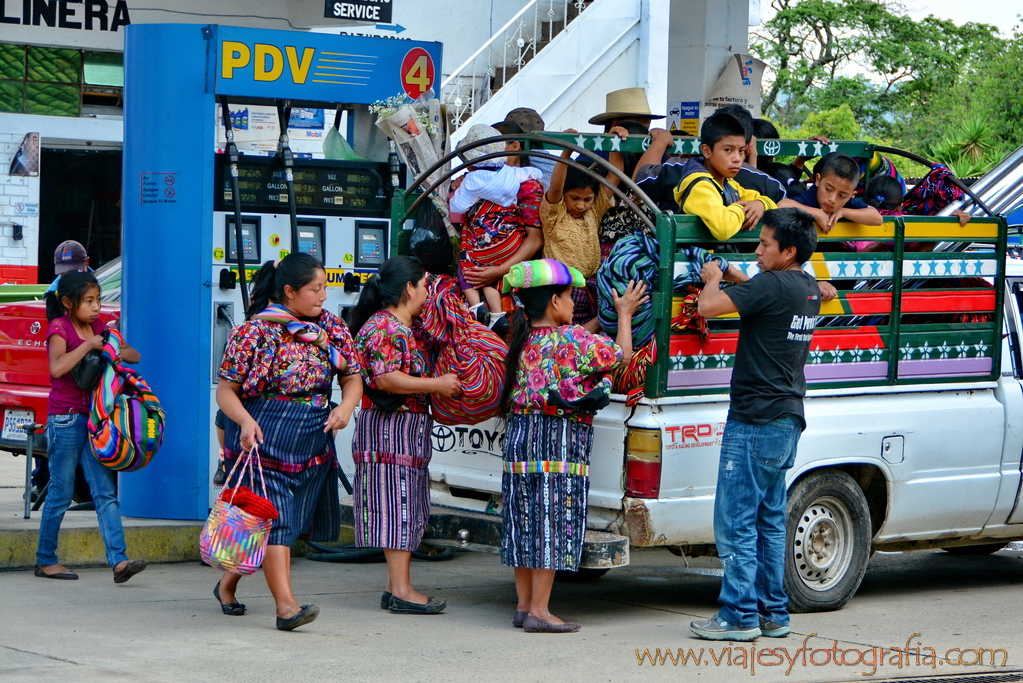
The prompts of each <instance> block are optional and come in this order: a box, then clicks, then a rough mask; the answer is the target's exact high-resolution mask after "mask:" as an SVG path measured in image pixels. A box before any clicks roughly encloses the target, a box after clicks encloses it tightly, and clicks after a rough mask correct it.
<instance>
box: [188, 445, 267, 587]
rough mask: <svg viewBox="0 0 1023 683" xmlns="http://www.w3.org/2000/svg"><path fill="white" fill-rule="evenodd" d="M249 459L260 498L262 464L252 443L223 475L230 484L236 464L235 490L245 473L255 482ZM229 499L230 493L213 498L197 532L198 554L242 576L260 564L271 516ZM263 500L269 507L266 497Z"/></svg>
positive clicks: (229, 484) (218, 567) (264, 492)
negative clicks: (265, 515)
mask: <svg viewBox="0 0 1023 683" xmlns="http://www.w3.org/2000/svg"><path fill="white" fill-rule="evenodd" d="M253 461H254V462H255V463H256V469H255V471H256V472H259V483H260V485H261V486H262V489H263V498H268V496H267V494H266V480H265V479H264V476H263V466H262V465H261V464H260V462H259V453H258V451H257V449H256V448H255V447H253V449H252V450H251V451H245V452H244V453H242V454H241V456H240V457H239V458H238V459H237V460H235V461H234V466H233V467H232V468H231V472H230V473H229V474H228V475H227V486H231V481H232V480H233V479H234V474H235V471H236V470H237V469H238V465H239V464H241V465H242V469H241V471H240V472H239V473H238V479H237V481H236V482H235V491H237V489H238V487H239V486H240V485H241V483H242V482H243V481H245V476H246V474H248V476H249V477H250V481H251V482H252V483H253V486H255V482H254V481H253V480H254V479H255V474H254V471H253V469H252V463H253ZM233 500H234V495H233V494H232V496H231V500H230V501H225V500H220V499H217V502H215V503H214V504H213V509H212V510H210V516H209V517H207V518H206V524H204V525H203V528H202V532H201V533H200V534H199V557H201V558H202V561H203V562H205V563H206V564H208V565H210V566H211V567H216V568H217V569H219V570H221V571H225V572H231V573H232V574H241V575H243V576H244V575H246V574H251V573H253V572H254V571H256V570H257V569H259V567H260V566H261V565H262V564H263V558H264V557H265V556H266V545H267V541H268V540H269V539H270V529H271V527H273V520H271V519H266V518H263V517H257V516H256V515H253V514H250V513H248V512H246V511H245V510H242V509H241V508H240V507H238V506H236V505H234V504H232V501H233ZM266 502H267V504H268V505H270V507H273V504H272V503H270V501H269V499H268V500H267V501H266Z"/></svg>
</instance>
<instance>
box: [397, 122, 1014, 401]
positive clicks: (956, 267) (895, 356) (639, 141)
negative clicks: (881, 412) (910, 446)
mask: <svg viewBox="0 0 1023 683" xmlns="http://www.w3.org/2000/svg"><path fill="white" fill-rule="evenodd" d="M494 140H495V139H489V140H481V141H478V142H477V143H475V144H474V145H471V146H470V147H478V146H482V145H484V144H488V143H490V142H493V141H494ZM496 140H507V141H512V140H515V141H520V142H522V143H523V150H522V151H519V152H515V151H512V152H498V153H494V154H489V155H486V156H484V157H481V158H480V159H479V160H483V159H488V158H495V157H499V156H504V155H519V156H524V155H527V154H529V152H530V151H533V150H536V149H538V148H545V149H552V150H563V149H570V150H572V151H573V152H575V153H576V154H577V155H578V156H579V157H580V159H579V160H578V161H576V160H564V159H561V158H560V156H555V157H554V158H555V159H557V161H559V162H560V163H565V164H567V165H569V166H571V167H573V168H584V167H586V166H590V167H591V168H592V167H599V168H600V169H602V170H603V171H606V172H607V173H608V174H610V175H614V176H617V177H618V179H619V184H618V186H617V187H614V186H612V185H610V184H609V183H608V182H607V180H606V178H603V177H600V178H599V179H600V181H601V182H602V183H603V184H604V185H606V186H609V187H611V190H612V192H613V194H614V195H615V196H616V197H617V198H618V199H619V200H620V201H622V202H623V203H624V204H625V205H627V206H629V207H630V208H631V209H632V210H633V212H634V213H635V214H636V216H637V222H639V223H642V224H644V225H647V226H650V225H651V223H653V224H654V225H653V226H652V227H653V228H654V231H655V234H656V235H657V238H658V243H659V265H658V270H657V278H656V282H654V283H653V288H652V291H651V299H652V303H653V307H654V316H655V326H656V333H655V336H654V340H655V343H656V346H657V349H658V352H657V361H656V362H655V363H654V364H652V365H651V366H650V367H649V368H648V371H647V376H646V386H645V395H646V396H647V397H648V398H662V397H667V396H686V395H692V394H699V393H714V392H720V393H724V392H727V390H728V383H729V381H730V379H731V372H732V364H733V362H734V356H735V344H736V341H737V338H738V334H737V328H736V323H735V321H729V320H727V319H722V320H717V319H716V320H712V321H710V333H709V335H708V337H707V339H706V341H703V340H702V338H701V336H700V335H699V334H698V333H696V332H674V331H672V329H671V320H672V318H673V317H674V316H675V315H677V314H678V313H679V309H680V306H681V300H680V298H678V297H677V296H676V293H675V291H674V278H675V276H676V275H678V274H680V273H682V272H684V269H686V268H688V267H689V263H688V260H687V258H686V256H685V255H682V254H680V252H679V249H680V248H682V247H685V246H687V245H692V244H701V245H706V244H707V243H712V242H714V241H715V240H714V238H713V237H712V236H711V234H710V232H709V231H708V230H707V229H706V227H705V226H704V225H703V224H702V222H701V221H700V220H699V219H698V218H696V217H694V216H676V215H674V214H672V213H670V212H664V211H660V210H658V209H657V208H656V206H655V204H654V202H653V201H652V200H651V199H650V198H649V197H648V196H647V195H646V194H645V193H644V192H643V191H642V190H641V189H640V188H639V187H638V186H637V185H636V184H635V183H634V182H633V181H632V180H631V179H630V178H627V177H625V176H624V175H623V174H621V173H620V172H619V171H618V170H617V169H615V168H613V167H612V166H611V165H610V164H609V163H608V162H607V160H605V159H603V158H601V157H600V154H601V153H607V152H611V151H621V152H632V153H642V152H643V151H645V150H646V148H647V147H648V146H649V144H650V138H649V137H635V136H633V137H630V138H628V139H626V140H620V139H619V138H618V137H617V136H612V135H599V134H581V133H553V132H550V133H549V132H544V133H542V134H529V135H502V136H500V137H499V138H496ZM757 146H758V149H759V151H760V153H761V154H767V155H774V156H800V155H807V156H820V155H822V154H828V153H830V152H842V153H844V154H848V155H849V156H852V157H858V158H870V157H872V156H873V154H874V153H875V151H878V149H879V148H877V147H876V146H875V145H872V144H870V143H867V142H862V141H847V140H837V141H832V142H830V143H821V142H817V141H814V140H759V141H758V142H757ZM699 149H700V140H699V139H698V138H686V137H676V138H675V141H674V146H673V147H672V148H669V149H668V150H667V151H668V154H698V153H699ZM882 151H885V152H886V153H901V152H900V151H899V150H892V149H889V148H885V149H883V150H882ZM580 161H581V162H582V163H580ZM466 166H467V164H465V163H462V162H461V159H459V158H458V154H457V153H455V152H452V153H449V154H448V155H446V156H445V157H444V158H442V159H441V160H440V161H438V162H437V163H436V164H435V165H434V166H433V167H431V168H430V169H427V170H426V171H424V172H423V173H422V174H421V175H420V176H419V178H417V180H416V181H415V182H414V183H413V184H411V185H410V186H409V188H408V189H407V190H404V191H400V192H395V193H394V196H393V198H392V207H391V219H392V232H391V253H396V254H397V253H408V242H407V240H408V236H409V235H410V232H411V231H410V230H407V229H405V228H406V227H408V225H407V221H408V219H409V218H410V217H412V216H413V215H415V211H416V209H417V207H418V206H419V205H420V204H422V202H423V201H426V200H427V196H428V194H429V193H430V192H431V191H432V190H433V189H434V188H436V187H438V186H439V185H440V184H441V183H442V182H443V180H445V179H447V178H449V177H451V176H453V175H455V174H457V173H459V172H460V171H461V170H463V169H465V168H466ZM442 169H443V170H442ZM438 171H440V172H439V173H438ZM431 176H432V177H431ZM428 179H429V181H428ZM640 207H642V208H643V209H645V211H641V210H640ZM650 216H653V217H654V220H653V221H651V218H650ZM818 240H819V243H820V247H819V250H818V252H817V253H815V254H814V255H813V256H812V257H811V259H810V261H809V262H808V263H807V264H806V268H807V270H808V272H810V273H811V274H812V275H814V276H815V277H816V278H818V279H819V280H831V281H833V282H835V284H836V286H838V287H839V288H840V293H839V296H838V298H837V299H836V300H835V301H833V302H829V303H827V304H825V305H824V306H823V307H822V309H821V321H819V323H818V327H817V329H816V331H815V333H814V336H813V341H812V342H811V347H810V349H811V351H810V359H809V361H808V365H807V371H806V377H807V384H808V385H810V386H812V387H814V388H829V387H857V386H877V385H885V386H899V385H907V384H920V383H955V382H965V381H974V382H975V381H978V380H995V379H997V377H998V375H999V371H1000V362H1001V358H1000V356H1001V329H1002V298H1003V294H1004V292H1003V287H1002V286H1001V284H1002V283H1003V282H1004V277H1005V254H1006V242H1007V228H1006V224H1005V218H1004V217H1003V216H995V217H990V218H974V219H973V220H972V221H971V222H970V223H968V224H967V225H966V226H962V227H960V225H959V223H958V221H957V220H956V219H954V218H937V217H930V216H904V217H903V216H900V217H890V218H889V219H887V220H886V221H885V223H884V224H883V225H881V226H877V227H868V226H864V225H858V224H855V223H849V222H846V221H841V222H839V223H838V225H836V226H835V228H834V229H833V230H832V231H831V233H830V234H828V235H820V236H819V238H818ZM757 241H758V233H757V232H756V231H747V232H741V233H739V234H738V235H735V236H734V237H732V238H731V239H729V240H728V243H729V244H738V245H740V249H741V250H743V251H748V252H752V251H753V250H754V245H755V244H756V242H757ZM846 241H877V242H882V243H885V244H887V245H890V251H887V252H879V253H863V252H860V253H854V252H845V251H841V250H840V248H838V247H837V244H836V243H840V242H846ZM914 243H926V244H927V245H938V244H940V247H939V248H940V250H935V251H927V250H925V251H919V250H917V249H918V247H913V246H910V248H909V249H908V250H907V245H913V244H914ZM741 245H746V247H745V248H743V247H742V246H741ZM727 258H728V259H729V261H730V262H732V263H734V264H735V265H736V266H737V267H739V268H741V269H743V271H744V272H746V274H747V275H751V276H752V275H754V274H755V273H756V272H757V270H756V268H757V267H756V258H755V256H753V254H752V253H745V254H728V255H727Z"/></svg>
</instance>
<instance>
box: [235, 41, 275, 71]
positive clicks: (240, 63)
mask: <svg viewBox="0 0 1023 683" xmlns="http://www.w3.org/2000/svg"><path fill="white" fill-rule="evenodd" d="M251 58H252V51H251V50H249V46H248V45H246V44H245V43H238V42H235V41H233V40H225V41H224V42H223V44H222V45H221V48H220V76H221V78H234V70H235V69H240V68H243V67H246V66H248V65H249V60H250V59H251ZM282 68H283V65H282Z"/></svg>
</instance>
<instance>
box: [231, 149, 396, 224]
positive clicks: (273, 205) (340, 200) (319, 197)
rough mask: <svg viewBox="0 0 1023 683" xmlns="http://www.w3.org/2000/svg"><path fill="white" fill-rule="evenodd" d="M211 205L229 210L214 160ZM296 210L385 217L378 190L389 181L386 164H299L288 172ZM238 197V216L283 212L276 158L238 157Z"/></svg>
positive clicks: (284, 188) (284, 195)
mask: <svg viewBox="0 0 1023 683" xmlns="http://www.w3.org/2000/svg"><path fill="white" fill-rule="evenodd" d="M217 162H218V163H217V165H216V176H215V182H216V187H217V192H215V193H214V203H215V206H216V210H217V211H233V210H234V188H233V187H232V183H231V177H230V174H229V173H228V172H227V160H226V157H225V156H224V155H222V154H221V155H217ZM293 177H294V182H293V187H294V191H295V205H296V208H297V209H298V210H299V212H300V213H303V214H314V215H322V214H326V215H341V216H344V215H360V216H365V215H379V216H380V217H386V216H387V215H388V214H389V209H390V207H389V205H388V197H387V192H386V190H385V188H384V186H383V183H384V182H385V181H384V179H385V178H389V177H390V171H389V170H388V168H387V164H386V163H371V162H351V161H321V160H310V159H303V160H301V162H299V163H296V164H295V168H294V170H293ZM238 196H239V199H240V200H241V205H242V211H248V212H258V213H281V210H282V207H283V208H284V210H287V206H288V184H287V182H286V180H285V176H284V169H283V168H282V167H281V165H280V161H279V160H278V159H277V158H275V157H243V158H242V160H241V161H240V162H239V164H238Z"/></svg>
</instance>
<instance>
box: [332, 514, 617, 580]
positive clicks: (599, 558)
mask: <svg viewBox="0 0 1023 683" xmlns="http://www.w3.org/2000/svg"><path fill="white" fill-rule="evenodd" d="M354 523H355V519H354V516H353V514H352V498H351V496H349V497H346V498H343V499H342V500H341V524H342V525H345V526H353V525H354ZM423 543H424V544H427V545H433V546H441V547H448V548H461V549H463V550H471V551H474V552H484V553H492V554H495V555H497V554H500V552H501V517H500V516H499V515H489V514H486V513H482V512H472V511H470V510H462V509H459V508H451V507H444V506H442V505H431V506H430V525H429V527H427V529H426V535H425V536H424V537H423ZM628 564H629V539H628V537H626V536H620V535H619V534H615V533H611V532H609V531H596V530H594V529H587V530H586V538H585V540H584V541H583V556H582V559H581V560H580V562H579V568H580V569H613V568H615V567H624V566H626V565H628Z"/></svg>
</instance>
